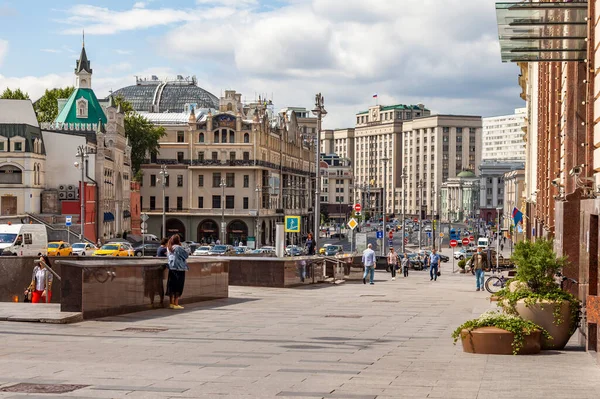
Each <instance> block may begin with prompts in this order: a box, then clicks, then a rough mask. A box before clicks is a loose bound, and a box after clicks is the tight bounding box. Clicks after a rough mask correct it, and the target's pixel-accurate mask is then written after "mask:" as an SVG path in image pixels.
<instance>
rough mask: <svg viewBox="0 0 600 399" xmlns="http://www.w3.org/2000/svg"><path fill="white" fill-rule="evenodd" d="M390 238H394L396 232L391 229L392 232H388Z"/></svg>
mask: <svg viewBox="0 0 600 399" xmlns="http://www.w3.org/2000/svg"><path fill="white" fill-rule="evenodd" d="M388 238H389V239H390V240H391V239H392V238H394V232H392V231H391V230H390V232H389V233H388Z"/></svg>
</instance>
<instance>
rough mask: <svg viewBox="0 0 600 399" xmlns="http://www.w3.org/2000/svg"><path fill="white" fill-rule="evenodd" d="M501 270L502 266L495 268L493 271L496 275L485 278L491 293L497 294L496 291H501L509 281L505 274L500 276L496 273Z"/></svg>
mask: <svg viewBox="0 0 600 399" xmlns="http://www.w3.org/2000/svg"><path fill="white" fill-rule="evenodd" d="M501 270H502V269H500V268H496V269H493V271H492V273H494V275H493V276H490V277H488V278H487V279H486V280H485V284H484V286H485V289H486V290H487V292H489V293H490V294H495V293H497V292H499V291H500V290H501V289H503V288H504V287H506V284H507V283H508V280H509V279H508V278H506V277H504V275H503V274H501V275H500V277H498V276H496V275H495V274H496V273H497V272H499V271H501Z"/></svg>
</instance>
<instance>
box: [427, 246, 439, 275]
mask: <svg viewBox="0 0 600 399" xmlns="http://www.w3.org/2000/svg"><path fill="white" fill-rule="evenodd" d="M439 268H440V255H438V254H437V250H436V249H435V248H434V249H433V250H432V251H431V255H429V277H431V279H430V280H429V281H431V280H434V281H437V278H438V275H439V274H440V273H439Z"/></svg>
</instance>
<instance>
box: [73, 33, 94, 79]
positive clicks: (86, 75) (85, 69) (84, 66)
mask: <svg viewBox="0 0 600 399" xmlns="http://www.w3.org/2000/svg"><path fill="white" fill-rule="evenodd" d="M75 87H76V88H80V89H91V88H92V67H91V65H90V61H88V58H87V54H86V52H85V32H84V33H83V42H82V44H81V54H79V59H78V60H77V61H75Z"/></svg>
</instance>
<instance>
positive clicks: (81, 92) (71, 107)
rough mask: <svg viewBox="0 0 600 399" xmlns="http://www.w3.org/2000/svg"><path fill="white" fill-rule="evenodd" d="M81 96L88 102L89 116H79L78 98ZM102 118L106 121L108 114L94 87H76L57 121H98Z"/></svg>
mask: <svg viewBox="0 0 600 399" xmlns="http://www.w3.org/2000/svg"><path fill="white" fill-rule="evenodd" d="M81 97H83V98H85V99H86V100H87V102H88V116H87V118H78V117H77V100H79V99H80V98H81ZM98 120H101V121H102V122H103V123H106V114H105V113H104V110H103V109H102V106H101V105H100V103H99V102H98V99H97V98H96V95H95V94H94V91H93V90H92V89H81V88H80V89H76V90H75V91H74V92H73V94H71V96H70V97H69V99H68V100H67V103H66V104H65V106H64V107H63V108H62V110H61V111H60V114H58V116H57V117H56V121H55V122H59V123H98Z"/></svg>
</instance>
